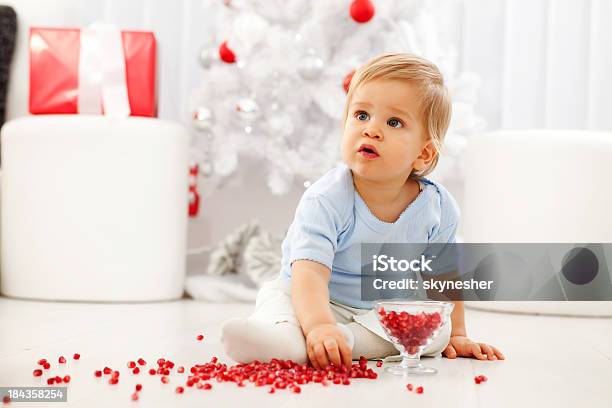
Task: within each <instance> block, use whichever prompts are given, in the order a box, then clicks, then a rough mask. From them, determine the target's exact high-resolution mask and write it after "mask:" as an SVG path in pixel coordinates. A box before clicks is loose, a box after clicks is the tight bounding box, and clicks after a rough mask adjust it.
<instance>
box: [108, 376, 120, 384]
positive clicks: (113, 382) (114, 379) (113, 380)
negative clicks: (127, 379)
mask: <svg viewBox="0 0 612 408" xmlns="http://www.w3.org/2000/svg"><path fill="white" fill-rule="evenodd" d="M118 382H119V379H118V378H117V377H112V378H111V379H110V380H108V383H109V384H117V383H118Z"/></svg>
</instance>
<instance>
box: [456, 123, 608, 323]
mask: <svg viewBox="0 0 612 408" xmlns="http://www.w3.org/2000/svg"><path fill="white" fill-rule="evenodd" d="M465 165H466V166H465V168H466V174H465V194H464V208H463V219H462V222H463V232H464V239H465V241H466V242H490V243H504V242H506V243H507V242H522V243H530V242H534V243H537V242H541V243H604V242H607V243H609V242H612V215H611V213H610V211H611V209H612V182H611V181H610V176H611V175H612V134H611V133H600V132H589V131H569V130H563V131H561V130H525V131H499V132H491V133H485V134H481V135H475V136H473V137H471V138H470V140H469V143H468V146H467V150H466V163H465ZM610 258H612V257H610ZM610 258H606V259H607V261H608V265H612V259H610ZM469 306H470V307H473V308H480V309H489V310H500V311H502V310H503V311H513V312H523V313H547V314H571V315H597V316H603V315H612V302H473V303H469Z"/></svg>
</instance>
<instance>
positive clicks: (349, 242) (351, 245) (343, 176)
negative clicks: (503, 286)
mask: <svg viewBox="0 0 612 408" xmlns="http://www.w3.org/2000/svg"><path fill="white" fill-rule="evenodd" d="M420 181H421V186H422V191H421V192H420V193H419V195H418V196H417V197H416V198H415V199H414V201H413V202H412V203H411V204H410V205H408V207H406V209H405V210H404V211H403V212H402V214H401V215H400V217H399V218H398V219H397V220H396V221H395V222H393V223H389V222H384V221H381V220H380V219H378V218H377V217H376V216H375V215H374V214H372V213H371V212H370V210H369V209H368V207H367V205H366V204H365V202H364V201H363V199H362V198H361V196H360V195H359V193H358V192H357V191H356V190H355V187H354V185H353V176H352V173H351V170H350V169H349V168H348V167H347V166H346V164H344V163H343V164H340V165H338V166H337V167H335V168H333V169H332V170H330V171H328V172H327V173H326V174H325V175H323V176H322V177H321V178H320V179H319V180H317V181H316V182H315V183H313V184H312V185H311V186H310V187H309V188H308V189H307V190H306V191H305V192H304V195H303V196H302V198H301V199H300V202H299V204H298V207H297V209H296V211H295V217H294V219H293V222H292V223H291V226H290V227H289V231H288V232H287V236H286V237H285V239H284V241H283V244H282V254H283V258H282V267H281V277H282V278H284V279H291V264H292V263H293V262H294V261H296V260H301V259H306V260H311V261H316V262H319V263H321V264H323V265H325V266H327V267H328V268H329V269H330V270H331V276H330V281H329V295H330V300H333V301H335V302H337V303H342V304H345V305H348V306H352V307H356V308H361V309H370V308H372V305H371V303H372V302H368V301H362V300H361V279H360V278H361V247H360V244H362V243H391V242H398V243H404V242H405V243H452V242H455V234H456V231H457V223H458V221H459V214H460V211H459V206H458V205H457V202H456V201H455V199H454V198H453V197H452V196H451V195H450V193H449V192H448V191H447V190H446V189H445V188H444V187H442V186H441V185H440V184H439V183H435V182H433V181H431V180H428V179H426V178H422V179H420Z"/></svg>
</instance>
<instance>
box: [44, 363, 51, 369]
mask: <svg viewBox="0 0 612 408" xmlns="http://www.w3.org/2000/svg"><path fill="white" fill-rule="evenodd" d="M43 368H44V369H45V370H48V369H49V368H51V364H49V363H47V362H45V363H44V364H43Z"/></svg>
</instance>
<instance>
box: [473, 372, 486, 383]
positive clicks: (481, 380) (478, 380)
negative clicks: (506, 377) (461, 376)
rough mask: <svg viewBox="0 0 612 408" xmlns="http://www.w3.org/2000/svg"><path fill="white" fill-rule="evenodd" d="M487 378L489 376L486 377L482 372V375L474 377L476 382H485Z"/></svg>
mask: <svg viewBox="0 0 612 408" xmlns="http://www.w3.org/2000/svg"><path fill="white" fill-rule="evenodd" d="M487 379H488V378H487V377H485V376H484V375H482V374H481V375H478V376H476V377H474V382H475V383H476V384H480V383H483V382H485V381H487Z"/></svg>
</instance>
